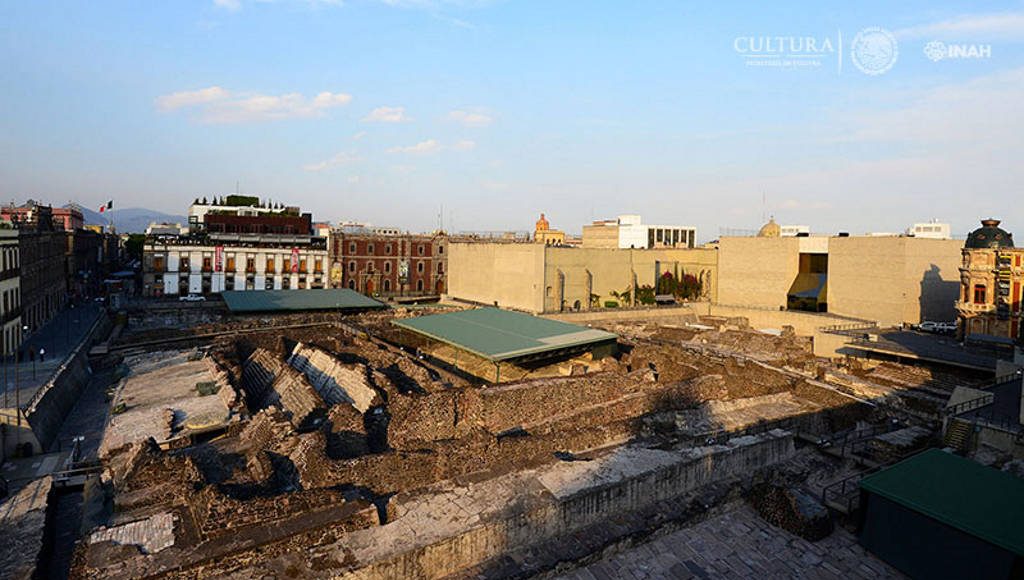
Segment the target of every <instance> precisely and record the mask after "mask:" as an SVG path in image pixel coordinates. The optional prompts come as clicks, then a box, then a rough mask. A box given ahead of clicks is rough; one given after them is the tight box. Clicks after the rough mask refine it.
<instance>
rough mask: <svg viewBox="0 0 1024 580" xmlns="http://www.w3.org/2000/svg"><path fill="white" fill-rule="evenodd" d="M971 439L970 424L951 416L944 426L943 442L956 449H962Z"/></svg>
mask: <svg viewBox="0 0 1024 580" xmlns="http://www.w3.org/2000/svg"><path fill="white" fill-rule="evenodd" d="M970 440H971V424H970V423H968V422H967V421H964V420H962V419H956V418H951V419H950V420H949V425H948V426H947V427H946V434H945V436H944V437H943V443H944V444H945V445H946V447H952V448H953V449H956V450H957V451H964V450H965V449H966V448H967V444H968V443H970Z"/></svg>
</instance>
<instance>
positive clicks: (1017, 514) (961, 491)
mask: <svg viewBox="0 0 1024 580" xmlns="http://www.w3.org/2000/svg"><path fill="white" fill-rule="evenodd" d="M860 486H861V488H863V489H865V490H867V491H869V492H871V493H875V494H878V495H880V496H882V497H884V498H886V499H888V500H891V501H894V502H896V503H898V504H900V505H902V506H904V507H906V508H908V509H911V510H913V511H916V512H919V513H922V514H924V515H927V516H929V517H931V518H933V519H936V520H938V521H940V522H942V523H944V524H946V525H949V526H952V527H954V528H956V529H958V530H960V531H962V532H966V533H968V534H970V535H972V536H976V537H978V538H981V539H983V540H985V541H987V542H989V543H992V544H995V545H997V546H999V547H1001V548H1004V549H1006V550H1009V551H1011V552H1013V553H1015V554H1017V555H1020V556H1024V479H1020V478H1018V477H1014V476H1013V475H1010V474H1009V473H1003V472H1002V471H999V470H996V469H993V468H991V467H985V466H984V465H981V464H979V463H975V462H973V461H971V460H969V459H964V458H963V457H958V456H956V455H953V454H952V453H946V452H945V451H940V450H938V449H929V450H928V451H925V452H923V453H919V454H917V455H915V456H913V457H911V458H909V459H905V460H903V461H901V462H899V463H897V464H896V465H893V466H892V467H890V468H888V469H884V470H882V471H879V472H878V473H875V474H872V475H869V476H867V477H865V478H864V479H863V480H861V482H860Z"/></svg>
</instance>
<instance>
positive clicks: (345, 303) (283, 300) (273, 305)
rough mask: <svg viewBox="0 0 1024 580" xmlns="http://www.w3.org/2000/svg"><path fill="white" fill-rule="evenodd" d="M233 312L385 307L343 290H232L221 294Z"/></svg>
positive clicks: (350, 291) (372, 300)
mask: <svg viewBox="0 0 1024 580" xmlns="http://www.w3.org/2000/svg"><path fill="white" fill-rule="evenodd" d="M221 296H222V297H223V298H224V302H226V303H227V305H228V309H230V310H231V311H232V312H281V311H297V310H365V309H370V308H385V307H386V305H385V304H384V303H382V302H378V301H376V300H374V299H373V298H370V297H368V296H363V295H362V294H360V293H358V292H356V291H354V290H349V289H347V288H344V289H328V288H312V289H309V290H244V291H243V290H231V291H227V292H221Z"/></svg>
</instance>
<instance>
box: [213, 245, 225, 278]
mask: <svg viewBox="0 0 1024 580" xmlns="http://www.w3.org/2000/svg"><path fill="white" fill-rule="evenodd" d="M223 270H224V246H217V247H216V248H214V249H213V271H214V272H222V271H223Z"/></svg>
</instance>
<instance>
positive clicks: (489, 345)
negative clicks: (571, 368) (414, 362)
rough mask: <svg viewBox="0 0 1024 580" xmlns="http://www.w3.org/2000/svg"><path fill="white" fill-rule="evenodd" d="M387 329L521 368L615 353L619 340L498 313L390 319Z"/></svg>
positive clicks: (534, 318) (493, 310) (517, 314)
mask: <svg viewBox="0 0 1024 580" xmlns="http://www.w3.org/2000/svg"><path fill="white" fill-rule="evenodd" d="M392 324H394V325H396V326H398V327H400V328H402V329H405V330H409V331H412V332H414V333H417V334H419V335H422V336H425V337H428V338H430V339H433V340H437V341H440V342H442V343H445V344H447V345H450V346H453V347H455V348H457V349H460V350H463V351H466V352H469V353H472V354H474V355H476V356H479V357H481V358H484V359H486V360H488V361H490V362H492V363H500V362H503V361H514V362H516V363H525V362H530V361H536V360H545V359H551V358H557V357H562V356H571V355H578V354H583V353H587V352H589V353H590V354H591V356H593V358H594V359H599V358H602V357H604V356H607V355H611V354H613V353H614V352H615V346H616V344H617V341H618V335H616V334H613V333H611V332H606V331H604V330H598V329H596V328H587V327H586V326H579V325H576V324H569V323H566V322H559V321H557V320H548V319H546V318H540V317H537V316H532V315H530V314H524V313H521V312H513V311H510V310H501V309H498V308H476V309H473V310H462V311H459V312H450V313H446V314H433V315H430V316H419V317H416V318H406V319H402V320H394V321H392Z"/></svg>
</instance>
